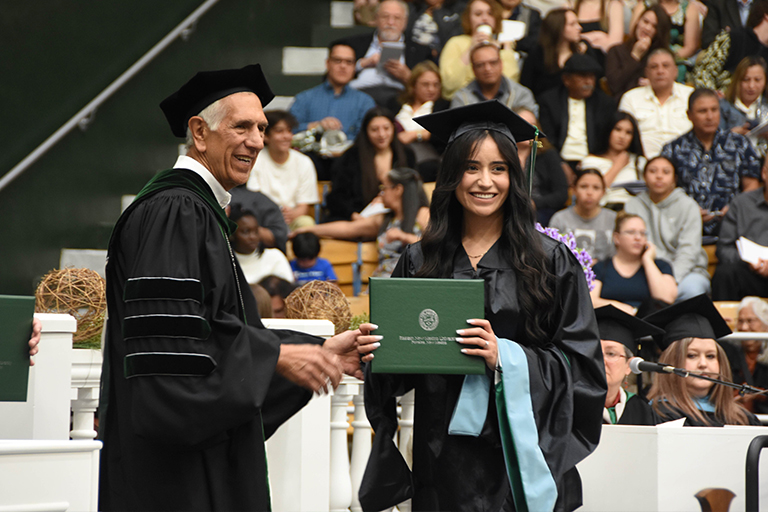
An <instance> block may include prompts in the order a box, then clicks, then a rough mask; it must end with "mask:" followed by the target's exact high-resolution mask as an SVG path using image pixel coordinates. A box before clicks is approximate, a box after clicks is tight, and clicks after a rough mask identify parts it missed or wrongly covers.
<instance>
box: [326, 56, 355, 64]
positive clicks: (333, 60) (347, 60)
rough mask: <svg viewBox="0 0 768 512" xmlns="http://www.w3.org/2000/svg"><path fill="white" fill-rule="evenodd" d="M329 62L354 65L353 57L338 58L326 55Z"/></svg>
mask: <svg viewBox="0 0 768 512" xmlns="http://www.w3.org/2000/svg"><path fill="white" fill-rule="evenodd" d="M328 60H329V61H330V62H331V64H346V65H347V66H354V65H355V61H354V60H353V59H340V58H338V57H328Z"/></svg>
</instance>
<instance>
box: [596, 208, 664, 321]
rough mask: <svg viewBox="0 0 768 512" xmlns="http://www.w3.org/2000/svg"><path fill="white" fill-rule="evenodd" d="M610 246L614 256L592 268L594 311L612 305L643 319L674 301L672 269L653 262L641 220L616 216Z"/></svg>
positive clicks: (652, 249) (653, 250) (622, 214)
mask: <svg viewBox="0 0 768 512" xmlns="http://www.w3.org/2000/svg"><path fill="white" fill-rule="evenodd" d="M613 244H614V246H615V247H616V254H614V255H613V257H612V258H608V259H605V260H602V261H600V262H598V263H597V264H596V265H595V266H594V268H593V270H594V272H595V287H594V288H593V289H592V291H591V292H590V296H591V297H592V304H593V305H594V306H595V307H596V308H597V307H600V306H604V305H606V304H612V305H613V306H614V307H616V308H619V309H620V310H622V311H624V312H625V313H628V314H630V315H635V314H637V315H638V316H640V317H642V316H644V314H645V313H647V312H649V311H654V310H655V309H658V306H659V305H660V304H662V305H665V304H672V303H673V302H674V301H675V298H676V297H677V283H675V278H674V276H673V275H672V267H671V266H670V265H669V263H667V262H666V261H664V260H661V259H657V258H656V246H655V245H653V244H652V243H651V242H649V241H648V237H647V232H646V227H645V222H643V219H641V218H640V217H639V216H637V215H633V214H630V213H626V212H619V214H618V215H616V227H615V228H614V230H613Z"/></svg>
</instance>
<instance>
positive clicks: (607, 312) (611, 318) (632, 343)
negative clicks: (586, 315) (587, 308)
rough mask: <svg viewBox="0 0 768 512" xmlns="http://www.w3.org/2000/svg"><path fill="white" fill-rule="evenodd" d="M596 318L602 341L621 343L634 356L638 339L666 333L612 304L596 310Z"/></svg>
mask: <svg viewBox="0 0 768 512" xmlns="http://www.w3.org/2000/svg"><path fill="white" fill-rule="evenodd" d="M595 317H596V318H597V327H598V329H599V330H600V339H601V340H607V341H616V342H618V343H621V344H622V345H624V346H625V347H627V348H628V349H629V350H630V352H632V353H633V354H637V341H636V340H637V339H639V338H642V337H643V336H654V335H656V336H658V335H660V334H663V333H664V331H663V330H662V329H659V328H658V327H656V326H655V325H651V324H649V323H648V322H644V321H643V320H640V319H639V318H637V317H635V316H632V315H630V314H627V313H625V312H623V311H622V310H620V309H618V308H616V307H614V306H612V305H610V304H608V305H607V306H603V307H600V308H597V309H595Z"/></svg>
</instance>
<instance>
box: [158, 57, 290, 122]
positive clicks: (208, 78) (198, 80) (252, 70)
mask: <svg viewBox="0 0 768 512" xmlns="http://www.w3.org/2000/svg"><path fill="white" fill-rule="evenodd" d="M237 92H252V93H254V94H256V96H258V97H259V99H260V100H261V106H262V107H265V106H266V105H267V103H269V102H270V101H272V98H274V97H275V95H274V94H273V93H272V89H270V88H269V84H268V83H267V79H266V78H265V77H264V73H263V72H262V71H261V66H260V65H259V64H251V65H250V66H245V67H244V68H240V69H222V70H219V71H201V72H199V73H197V74H196V75H195V76H193V77H192V78H191V79H190V80H189V81H188V82H187V83H185V84H184V85H182V86H181V88H180V89H179V90H178V91H176V92H175V93H173V94H171V95H170V96H168V97H167V98H165V99H164V100H163V101H162V102H161V103H160V108H161V109H162V110H163V113H164V114H165V118H166V119H167V120H168V124H169V125H171V131H172V132H173V134H174V135H175V136H177V137H186V134H187V121H189V118H190V117H192V116H196V115H198V114H199V113H200V112H202V111H203V110H204V109H205V107H207V106H208V105H210V104H211V103H213V102H215V101H216V100H220V99H221V98H224V97H226V96H229V95H230V94H235V93H237Z"/></svg>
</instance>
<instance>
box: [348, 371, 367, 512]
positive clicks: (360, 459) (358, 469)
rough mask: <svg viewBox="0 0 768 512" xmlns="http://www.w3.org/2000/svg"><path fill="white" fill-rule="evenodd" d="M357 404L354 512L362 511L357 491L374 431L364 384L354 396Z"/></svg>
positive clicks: (354, 453)
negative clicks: (367, 406)
mask: <svg viewBox="0 0 768 512" xmlns="http://www.w3.org/2000/svg"><path fill="white" fill-rule="evenodd" d="M352 402H353V403H354V404H355V419H354V420H352V427H353V428H354V431H353V432H352V463H351V464H352V467H351V469H350V476H351V479H352V491H353V492H352V512H362V510H363V509H362V507H361V506H360V500H359V499H358V498H357V493H358V491H359V489H360V482H362V481H363V474H365V466H366V464H368V456H369V455H370V454H371V444H372V432H371V424H370V423H369V422H368V416H366V414H365V400H364V395H363V386H362V383H361V385H359V386H358V393H357V394H356V395H355V396H354V397H353V398H352Z"/></svg>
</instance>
